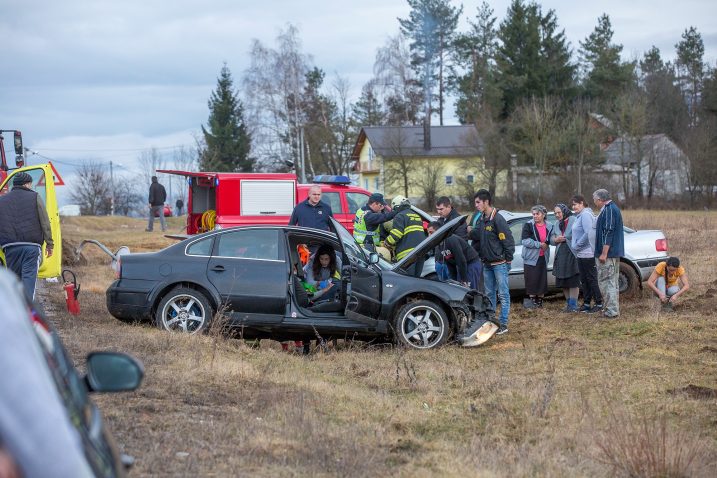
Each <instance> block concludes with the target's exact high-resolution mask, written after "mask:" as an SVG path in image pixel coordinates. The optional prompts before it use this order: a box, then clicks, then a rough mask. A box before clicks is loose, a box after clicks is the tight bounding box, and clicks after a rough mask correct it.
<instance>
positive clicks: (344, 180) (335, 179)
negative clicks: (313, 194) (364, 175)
mask: <svg viewBox="0 0 717 478" xmlns="http://www.w3.org/2000/svg"><path fill="white" fill-rule="evenodd" d="M314 182H315V183H319V184H351V179H349V177H348V176H333V175H329V174H320V175H318V176H314Z"/></svg>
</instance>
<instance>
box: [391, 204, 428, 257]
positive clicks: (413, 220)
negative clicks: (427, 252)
mask: <svg viewBox="0 0 717 478" xmlns="http://www.w3.org/2000/svg"><path fill="white" fill-rule="evenodd" d="M391 206H392V207H393V209H394V210H395V211H396V215H395V216H394V218H393V227H392V228H391V231H390V232H389V233H388V237H387V238H386V240H385V241H384V245H385V246H386V247H387V248H388V249H392V250H393V253H394V255H395V257H396V260H397V261H400V260H401V259H403V258H404V257H406V256H407V255H408V254H409V253H410V252H411V251H412V250H413V249H415V247H416V246H417V245H419V244H420V243H421V242H422V241H423V240H424V239H425V238H426V232H425V231H424V230H423V219H421V216H419V215H418V214H416V213H415V212H413V210H412V209H411V203H410V202H409V200H408V199H406V198H405V197H403V196H396V197H395V198H393V201H391Z"/></svg>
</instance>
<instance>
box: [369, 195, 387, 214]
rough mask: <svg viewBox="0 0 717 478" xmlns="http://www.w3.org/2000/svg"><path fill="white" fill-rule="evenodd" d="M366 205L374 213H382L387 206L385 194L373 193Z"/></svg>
mask: <svg viewBox="0 0 717 478" xmlns="http://www.w3.org/2000/svg"><path fill="white" fill-rule="evenodd" d="M366 204H368V207H369V209H371V210H372V211H373V212H380V211H381V210H382V209H383V208H384V206H386V201H384V199H383V194H381V193H373V194H372V195H370V196H369V197H368V201H367V203H366Z"/></svg>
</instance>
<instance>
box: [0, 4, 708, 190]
mask: <svg viewBox="0 0 717 478" xmlns="http://www.w3.org/2000/svg"><path fill="white" fill-rule="evenodd" d="M480 3H481V2H480V0H471V1H464V2H463V5H464V15H463V16H464V21H463V23H464V25H463V27H465V17H471V18H472V17H474V16H475V12H476V10H477V6H478V5H479V4H480ZM489 3H490V5H491V6H492V8H493V9H494V10H495V14H496V16H497V17H498V19H499V21H500V20H502V19H503V17H504V16H505V12H506V9H507V7H508V5H509V3H510V1H509V0H500V1H492V2H489ZM539 3H541V5H542V6H543V10H544V12H545V11H547V10H548V9H553V10H555V12H556V14H557V17H558V21H559V24H560V26H561V27H562V28H564V29H565V33H566V36H567V38H568V40H569V41H570V42H571V45H572V48H573V49H574V50H577V49H578V48H579V41H581V40H583V39H584V38H585V37H586V36H587V35H589V34H590V32H591V31H592V30H593V29H594V27H595V25H596V23H597V18H598V16H600V15H601V14H602V13H607V14H608V15H610V18H611V20H612V25H613V30H614V32H615V35H614V37H613V40H614V41H615V42H617V43H621V44H622V45H623V46H624V50H623V51H624V55H625V58H626V59H631V58H637V57H640V56H641V55H642V53H643V52H644V51H646V50H647V49H649V48H650V46H651V45H653V44H654V45H656V46H657V47H658V48H659V49H660V51H661V52H662V55H663V58H665V59H672V58H674V45H675V43H677V42H678V41H679V40H680V39H681V38H680V37H681V34H682V32H683V31H684V30H685V28H687V27H689V26H695V27H696V28H697V29H698V31H699V32H700V33H701V34H702V38H703V40H704V43H705V60H706V61H707V62H708V63H709V64H710V65H712V66H714V65H715V60H716V59H717V21H716V20H715V19H716V18H717V2H715V1H714V0H683V1H681V2H675V1H674V0H671V1H667V0H633V1H625V0H621V1H617V0H603V1H596V2H575V1H570V0H551V1H543V2H539ZM454 4H455V5H457V4H458V2H457V1H454ZM407 14H408V6H407V3H406V1H405V0H363V1H361V2H348V1H345V0H310V1H305V2H299V1H290V0H264V1H259V2H257V1H243V0H204V1H201V2H194V1H189V0H174V1H172V2H160V1H151V0H141V1H138V0H123V1H116V0H111V1H105V0H93V1H86V0H84V1H83V0H64V1H51V0H44V1H40V0H23V1H10V0H0V39H2V50H0V52H1V53H2V60H3V61H2V65H3V70H2V74H0V129H19V130H21V131H22V132H23V139H24V141H25V146H27V147H29V148H30V149H32V150H34V151H37V152H38V153H40V154H41V155H43V156H45V157H47V158H52V159H54V160H56V161H57V167H58V169H59V170H60V173H61V174H63V175H66V176H68V177H70V176H71V175H72V169H73V168H72V167H71V166H70V165H71V164H78V163H81V162H82V161H85V160H88V159H94V160H97V161H102V162H106V163H108V162H109V161H110V160H112V161H113V162H114V163H115V164H118V163H119V164H121V165H122V166H120V167H119V170H121V169H122V168H124V169H125V170H127V171H137V169H138V166H137V157H138V155H139V153H140V152H141V151H142V150H143V149H146V148H150V147H157V148H162V149H161V151H170V150H171V149H172V148H173V147H175V146H179V145H187V146H191V145H193V144H194V139H193V138H194V135H196V134H197V133H198V132H199V128H200V125H201V124H203V123H206V120H207V116H208V109H207V100H208V98H209V95H210V94H211V91H212V90H213V89H214V88H215V86H216V78H217V75H218V73H219V70H220V69H221V66H222V63H223V62H226V63H227V64H228V66H229V68H230V70H231V71H232V74H233V75H234V78H235V81H236V82H237V83H238V82H239V80H240V78H241V76H242V74H243V71H244V69H245V68H246V67H247V65H248V49H249V45H250V42H251V40H252V39H253V38H257V39H259V40H261V41H262V42H263V43H265V44H267V45H269V46H273V45H274V38H275V37H276V35H277V33H278V31H279V29H281V28H283V27H285V26H286V24H287V23H293V24H294V25H296V26H298V28H299V30H300V37H301V39H302V41H303V50H304V52H305V53H307V54H310V55H312V56H313V59H314V63H315V65H316V66H318V67H320V68H322V69H323V70H324V71H325V72H326V74H327V79H328V80H330V79H331V77H332V76H333V75H334V74H335V73H338V74H340V75H341V76H343V77H345V78H347V79H348V80H349V82H350V84H351V87H352V92H353V93H354V96H355V95H356V94H357V93H358V92H359V91H360V88H361V86H362V85H363V83H364V82H365V81H366V80H368V79H369V78H370V76H371V74H372V67H373V61H374V56H375V52H376V49H377V48H378V47H379V46H381V45H383V43H384V42H385V40H386V38H387V37H388V36H389V35H394V34H395V33H396V32H397V31H398V22H397V20H396V18H397V17H406V16H407ZM453 122H454V121H453ZM11 143H12V141H9V142H8V144H6V148H5V149H6V150H10V149H11V146H12V144H11ZM29 161H30V162H31V163H38V162H45V160H44V159H41V158H39V157H38V156H34V157H33V156H31V157H30V158H29ZM66 179H67V178H66ZM64 189H67V188H64ZM62 193H63V194H61V197H62V198H63V199H62V202H67V198H66V196H67V194H66V191H62Z"/></svg>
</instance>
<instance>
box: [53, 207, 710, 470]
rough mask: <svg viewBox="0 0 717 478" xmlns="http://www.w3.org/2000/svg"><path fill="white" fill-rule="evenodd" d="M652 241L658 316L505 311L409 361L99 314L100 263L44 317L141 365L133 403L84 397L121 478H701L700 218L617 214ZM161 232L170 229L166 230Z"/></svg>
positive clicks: (124, 233) (88, 221)
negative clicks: (681, 298) (460, 341)
mask: <svg viewBox="0 0 717 478" xmlns="http://www.w3.org/2000/svg"><path fill="white" fill-rule="evenodd" d="M625 216H626V218H625V222H626V224H628V225H630V226H631V227H636V228H643V229H644V228H655V229H662V230H663V231H665V232H666V234H667V236H668V239H669V243H670V250H671V252H672V253H673V254H675V255H678V256H680V257H681V258H682V260H683V262H684V263H685V265H686V268H687V271H688V273H689V276H690V279H691V282H692V283H693V287H694V290H693V291H690V293H689V294H688V297H687V300H686V301H685V302H684V303H683V304H682V306H681V307H680V308H679V309H678V310H677V311H676V312H675V313H672V314H670V315H664V314H662V313H661V312H660V308H659V306H658V304H657V303H656V301H655V300H654V299H653V298H652V297H651V296H650V294H648V293H647V292H646V291H643V293H642V295H641V297H638V298H637V299H633V300H631V301H629V302H628V301H623V302H622V304H621V318H620V319H619V320H615V321H608V322H605V321H601V320H599V319H597V318H594V317H590V316H584V315H582V316H577V315H575V316H566V315H562V314H560V313H559V312H558V310H559V309H560V308H562V307H563V305H564V304H563V302H562V301H561V300H553V301H550V302H548V303H547V306H546V307H545V308H544V309H543V310H540V311H538V312H534V311H530V312H528V311H524V310H522V309H520V308H519V307H514V312H512V313H511V323H510V333H509V334H507V335H506V336H503V337H496V338H494V339H492V340H491V341H489V342H488V343H487V344H485V346H482V347H480V348H475V349H468V350H466V349H461V348H459V347H457V346H446V347H443V348H441V349H440V350H437V351H434V352H427V353H426V352H412V351H405V350H402V349H398V348H394V347H389V346H384V347H366V346H362V345H361V344H351V343H345V344H344V343H341V342H340V343H339V345H338V348H337V349H332V350H329V351H328V352H325V353H324V352H322V353H316V354H313V355H311V356H310V357H302V356H300V355H298V354H293V353H285V352H282V351H281V350H280V347H279V346H278V344H276V343H275V342H271V341H262V343H261V347H260V348H258V349H253V348H249V347H248V346H246V345H245V344H244V343H243V342H240V341H238V340H234V339H229V338H225V337H222V336H220V335H216V334H210V335H207V336H202V337H185V336H179V335H172V334H168V333H164V332H161V331H159V330H157V329H155V328H154V327H152V326H150V325H148V324H143V325H127V324H123V323H120V322H118V321H116V320H114V319H113V318H112V317H110V316H109V314H108V313H107V311H106V308H105V305H104V290H105V289H106V287H107V286H108V285H109V283H110V282H111V281H112V272H111V271H110V269H109V267H108V264H109V258H108V257H107V256H103V255H102V253H99V252H95V251H90V250H89V249H88V250H87V253H86V258H87V260H88V265H85V266H78V267H76V268H75V270H76V271H77V272H78V275H79V278H80V281H81V283H82V290H83V292H82V294H81V296H80V299H81V303H82V314H81V315H80V316H79V317H71V316H69V315H68V314H67V313H66V312H65V310H64V301H63V300H62V295H61V290H60V288H59V286H56V285H52V284H48V286H47V287H48V288H49V291H48V295H49V300H50V301H51V302H53V303H55V304H56V307H55V312H54V318H53V321H54V322H55V323H56V325H57V326H58V328H59V330H60V333H61V335H62V336H63V340H64V341H65V343H66V345H67V347H68V349H69V350H70V353H71V354H72V355H73V356H74V357H75V360H76V361H77V362H78V363H81V362H82V361H83V359H82V357H83V356H84V355H85V354H87V353H88V352H90V351H91V350H97V349H111V350H121V351H127V352H130V353H132V354H133V355H135V356H136V357H138V358H140V359H141V360H142V361H143V362H144V364H145V367H146V377H145V381H144V383H143V385H142V387H141V388H140V389H139V390H138V391H136V392H133V393H128V394H119V395H106V396H97V397H96V400H97V401H98V403H99V405H100V407H101V408H102V410H103V413H104V415H105V417H106V418H107V420H108V421H109V423H110V425H111V427H112V429H113V432H114V434H115V436H116V438H117V441H118V442H119V443H120V444H121V446H122V448H123V450H124V451H125V452H126V453H129V454H131V455H134V456H135V457H136V458H137V463H136V465H135V468H134V470H133V471H132V475H133V476H147V475H153V476H245V475H252V476H254V475H257V476H299V475H300V476H305V475H317V476H336V475H339V476H376V475H388V474H391V475H397V476H436V475H437V476H526V475H530V476H613V475H615V474H619V475H625V476H715V474H716V470H717V316H716V315H715V310H714V309H715V307H714V304H715V299H714V295H715V294H717V275H716V274H715V270H717V258H716V257H715V255H714V251H713V244H714V237H716V236H717V214H715V213H702V212H694V213H674V212H664V213H656V212H654V211H650V212H640V211H628V212H626V213H625ZM173 221H174V222H172V223H171V226H170V227H171V229H172V230H179V229H180V228H181V224H180V223H179V222H177V220H176V219H173ZM144 227H145V224H144V222H142V221H140V220H132V219H116V218H68V219H67V221H66V222H64V223H63V234H64V237H65V239H66V240H67V241H68V242H70V243H77V242H79V241H80V240H81V239H89V238H94V239H99V240H101V241H103V242H104V241H106V243H107V244H108V246H109V247H110V249H112V250H115V249H116V248H118V247H119V246H120V245H128V246H130V248H131V249H132V250H133V251H142V250H155V249H157V248H160V247H162V246H163V245H166V244H169V243H171V241H170V240H168V239H165V238H163V237H162V236H161V233H159V232H154V233H145V232H144V231H143V229H144Z"/></svg>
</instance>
